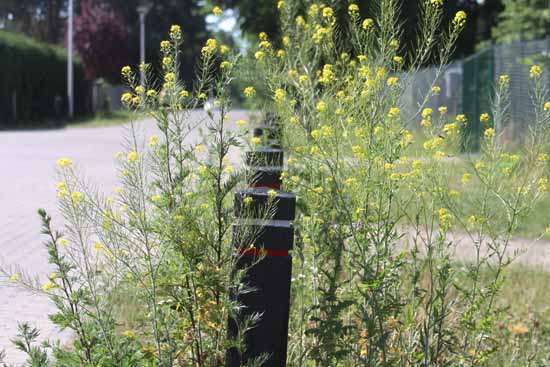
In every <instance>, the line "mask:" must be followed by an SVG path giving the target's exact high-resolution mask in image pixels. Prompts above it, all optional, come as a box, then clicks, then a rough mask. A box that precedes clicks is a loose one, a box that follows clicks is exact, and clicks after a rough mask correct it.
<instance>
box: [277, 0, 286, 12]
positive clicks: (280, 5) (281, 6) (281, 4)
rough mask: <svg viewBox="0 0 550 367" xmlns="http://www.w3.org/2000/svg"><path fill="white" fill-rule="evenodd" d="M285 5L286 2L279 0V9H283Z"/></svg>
mask: <svg viewBox="0 0 550 367" xmlns="http://www.w3.org/2000/svg"><path fill="white" fill-rule="evenodd" d="M284 7H285V2H284V1H283V0H279V1H278V2H277V9H279V10H281V9H282V8H284Z"/></svg>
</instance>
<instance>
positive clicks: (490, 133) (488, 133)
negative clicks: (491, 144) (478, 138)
mask: <svg viewBox="0 0 550 367" xmlns="http://www.w3.org/2000/svg"><path fill="white" fill-rule="evenodd" d="M483 135H484V136H485V137H486V138H487V139H491V138H493V137H494V136H495V129H493V128H492V127H490V128H488V129H486V130H485V131H484V132H483Z"/></svg>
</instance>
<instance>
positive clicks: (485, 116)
mask: <svg viewBox="0 0 550 367" xmlns="http://www.w3.org/2000/svg"><path fill="white" fill-rule="evenodd" d="M489 118H490V116H489V114H488V113H482V114H481V115H480V116H479V121H480V122H488V121H489Z"/></svg>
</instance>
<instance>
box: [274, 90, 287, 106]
mask: <svg viewBox="0 0 550 367" xmlns="http://www.w3.org/2000/svg"><path fill="white" fill-rule="evenodd" d="M273 100H274V101H275V102H276V103H278V104H281V103H283V102H284V101H285V100H286V92H285V91H284V90H283V89H281V88H278V89H276V90H275V95H274V96H273Z"/></svg>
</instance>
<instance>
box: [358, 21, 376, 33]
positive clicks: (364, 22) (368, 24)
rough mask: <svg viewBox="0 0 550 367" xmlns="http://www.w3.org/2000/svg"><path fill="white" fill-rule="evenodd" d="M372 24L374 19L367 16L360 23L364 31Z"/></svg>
mask: <svg viewBox="0 0 550 367" xmlns="http://www.w3.org/2000/svg"><path fill="white" fill-rule="evenodd" d="M373 25H374V20H372V19H371V18H367V19H365V20H364V21H363V24H362V25H361V27H362V28H363V29H364V30H365V31H368V30H369V29H371V28H372V26H373Z"/></svg>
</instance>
